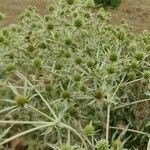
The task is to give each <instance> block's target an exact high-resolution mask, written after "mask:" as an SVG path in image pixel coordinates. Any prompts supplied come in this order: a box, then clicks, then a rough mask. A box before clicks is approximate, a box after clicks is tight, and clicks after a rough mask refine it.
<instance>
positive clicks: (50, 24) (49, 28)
mask: <svg viewBox="0 0 150 150" xmlns="http://www.w3.org/2000/svg"><path fill="white" fill-rule="evenodd" d="M47 29H48V30H53V29H54V23H52V22H48V23H47Z"/></svg>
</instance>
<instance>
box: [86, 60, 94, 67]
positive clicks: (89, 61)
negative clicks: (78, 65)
mask: <svg viewBox="0 0 150 150" xmlns="http://www.w3.org/2000/svg"><path fill="white" fill-rule="evenodd" d="M86 64H87V66H88V67H89V68H92V67H93V66H94V60H92V59H91V60H88V61H87V63H86Z"/></svg>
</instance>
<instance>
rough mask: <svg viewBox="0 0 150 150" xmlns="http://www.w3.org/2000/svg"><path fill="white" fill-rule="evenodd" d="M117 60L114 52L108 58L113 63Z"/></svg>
mask: <svg viewBox="0 0 150 150" xmlns="http://www.w3.org/2000/svg"><path fill="white" fill-rule="evenodd" d="M117 59H118V55H117V53H116V52H112V53H111V54H110V56H109V60H110V61H112V62H115V61H117Z"/></svg>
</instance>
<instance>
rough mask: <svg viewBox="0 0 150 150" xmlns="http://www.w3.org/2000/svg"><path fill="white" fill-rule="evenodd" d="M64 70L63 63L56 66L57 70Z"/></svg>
mask: <svg viewBox="0 0 150 150" xmlns="http://www.w3.org/2000/svg"><path fill="white" fill-rule="evenodd" d="M62 68H63V64H62V63H61V62H57V63H56V64H55V69H56V70H61V69H62Z"/></svg>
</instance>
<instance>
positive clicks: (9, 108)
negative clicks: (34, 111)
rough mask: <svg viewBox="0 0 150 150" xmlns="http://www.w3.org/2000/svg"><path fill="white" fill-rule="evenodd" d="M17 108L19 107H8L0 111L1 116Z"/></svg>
mask: <svg viewBox="0 0 150 150" xmlns="http://www.w3.org/2000/svg"><path fill="white" fill-rule="evenodd" d="M16 107H17V106H11V107H7V108H5V109H3V110H1V111H0V114H2V113H4V112H7V111H9V110H12V109H14V108H16Z"/></svg>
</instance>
